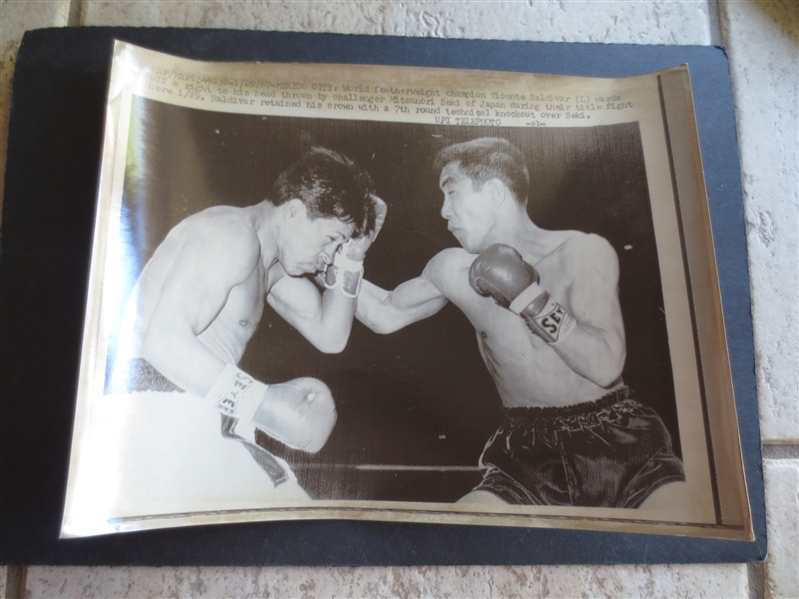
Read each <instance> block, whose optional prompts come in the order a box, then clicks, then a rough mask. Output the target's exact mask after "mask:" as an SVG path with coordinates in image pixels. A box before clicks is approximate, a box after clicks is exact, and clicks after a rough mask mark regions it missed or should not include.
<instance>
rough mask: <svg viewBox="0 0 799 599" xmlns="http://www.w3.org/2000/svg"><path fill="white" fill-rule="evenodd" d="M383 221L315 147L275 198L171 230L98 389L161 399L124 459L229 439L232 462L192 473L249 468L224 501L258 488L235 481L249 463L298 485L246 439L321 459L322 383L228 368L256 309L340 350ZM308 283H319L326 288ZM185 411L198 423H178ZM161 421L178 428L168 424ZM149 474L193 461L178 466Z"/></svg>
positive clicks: (342, 162)
mask: <svg viewBox="0 0 799 599" xmlns="http://www.w3.org/2000/svg"><path fill="white" fill-rule="evenodd" d="M385 213H386V206H385V203H383V202H382V200H380V199H379V198H377V197H376V196H375V195H374V193H373V187H372V181H371V178H370V177H369V175H368V174H367V173H365V172H364V171H363V170H361V169H360V168H359V167H357V166H356V165H355V164H354V163H353V162H352V161H351V160H349V159H348V158H346V157H345V156H343V155H341V154H339V153H337V152H334V151H331V150H328V149H324V148H314V149H312V150H311V151H309V152H308V153H307V154H305V155H304V156H303V157H302V158H301V159H300V160H299V161H298V162H297V163H295V164H294V165H292V166H291V167H290V168H289V169H288V170H286V171H285V172H284V173H282V174H281V175H280V176H279V177H278V179H277V181H276V182H275V184H274V190H273V194H272V195H271V197H270V198H268V199H265V200H263V201H262V202H260V203H259V204H257V205H254V206H248V207H244V208H235V207H230V206H217V207H213V208H208V209H207V210H204V211H202V212H199V213H197V214H195V215H192V216H190V217H188V218H186V219H185V220H184V221H182V222H181V223H179V224H178V225H177V226H176V227H174V228H173V229H172V230H171V231H170V232H169V234H168V235H167V236H166V238H165V239H164V241H163V242H162V243H161V245H160V246H159V247H158V248H157V249H156V251H155V253H154V254H153V256H152V258H151V259H150V260H149V262H148V263H147V264H146V266H145V267H144V269H143V271H142V273H141V276H140V277H139V279H138V281H137V283H136V285H135V287H134V290H133V292H132V294H131V297H130V300H129V301H128V304H127V307H126V310H125V314H124V317H123V320H122V326H121V330H120V332H119V337H118V339H119V341H118V347H119V349H118V352H117V359H116V362H115V366H114V369H113V373H112V376H111V380H110V382H109V384H108V385H107V392H125V393H128V394H129V393H131V392H150V393H151V394H152V393H157V394H158V397H157V398H155V399H153V400H152V402H150V403H151V404H152V405H151V406H150V407H149V408H147V410H149V411H148V416H146V417H140V418H138V420H135V421H136V422H142V424H141V426H139V428H138V429H136V430H139V429H140V430H141V436H140V441H139V442H136V443H132V444H130V443H129V445H131V446H132V447H133V450H131V451H138V452H139V454H141V453H142V452H143V451H145V450H144V449H136V446H144V445H147V446H148V447H152V446H153V444H154V443H155V444H157V445H158V446H159V447H162V448H163V451H158V452H152V453H153V456H151V458H148V459H157V458H156V456H157V455H158V454H161V456H162V457H161V458H160V459H161V460H165V461H168V460H170V459H172V458H170V457H169V456H170V455H171V454H172V453H174V451H173V450H172V449H170V448H174V447H175V446H176V445H179V444H181V443H185V444H189V445H195V446H196V451H197V453H200V452H202V453H203V455H205V454H207V453H208V450H207V448H208V446H209V444H210V443H215V444H218V445H219V447H220V449H219V450H218V451H217V452H216V453H217V454H218V455H219V456H222V455H223V454H225V455H226V452H228V453H229V451H228V450H227V449H225V450H223V449H221V448H223V447H229V445H224V444H220V443H221V442H220V439H225V440H227V441H236V442H238V443H237V445H240V446H241V448H239V449H235V450H230V451H236V452H238V454H239V458H238V459H237V460H234V461H236V462H237V464H238V466H237V465H236V464H233V463H232V462H231V460H233V458H231V457H230V456H227V455H226V457H225V458H224V459H222V458H221V457H220V458H219V459H218V460H214V463H213V464H210V465H209V464H208V462H206V463H205V464H204V465H203V467H201V468H199V469H198V477H200V476H209V471H212V473H211V474H210V476H211V477H213V476H222V474H223V472H222V471H223V470H230V469H233V470H235V468H239V467H240V468H241V471H242V472H245V471H246V472H248V473H249V474H247V475H246V476H239V477H238V479H239V481H240V482H238V483H231V481H230V480H228V479H227V478H226V479H225V482H224V484H223V485H217V487H220V488H221V487H225V488H224V489H222V490H221V492H222V494H223V495H227V496H230V497H234V496H235V495H236V494H237V493H239V494H240V495H242V496H247V497H248V498H251V497H253V496H254V493H255V492H254V491H253V489H252V488H250V487H247V485H248V484H249V482H244V481H241V479H243V478H249V477H250V476H252V473H251V471H252V468H251V467H250V466H251V465H252V464H255V463H257V464H258V466H259V467H260V468H261V469H262V470H263V471H265V472H266V473H267V474H268V475H269V478H270V479H271V483H272V484H273V485H274V486H278V485H280V484H282V483H284V482H286V481H288V480H292V481H294V482H296V481H295V479H294V478H293V474H291V473H290V472H287V465H286V464H285V463H284V462H283V461H282V460H278V459H277V458H275V456H272V455H271V454H269V453H268V452H266V451H265V450H263V449H262V448H260V447H258V446H257V444H256V443H255V436H256V432H255V431H256V429H257V430H260V431H262V432H263V433H265V434H266V435H268V436H270V437H272V438H274V439H276V440H278V441H280V442H281V443H283V444H285V445H287V446H288V447H291V448H294V449H299V450H303V451H306V452H311V453H313V452H317V451H319V450H320V449H321V448H322V447H323V446H324V444H325V443H326V441H327V439H328V437H329V436H330V434H331V432H332V430H333V427H334V425H335V422H336V409H335V404H334V401H333V397H332V394H331V392H330V389H329V388H328V387H327V385H325V384H324V383H323V382H322V381H320V380H318V379H315V378H310V377H305V378H298V379H294V380H292V381H287V382H285V383H280V384H273V385H266V384H264V383H262V382H261V381H258V380H257V379H256V378H255V377H253V376H252V375H250V374H248V373H246V372H244V371H242V370H241V369H240V368H239V367H238V366H237V365H238V363H239V360H240V359H241V357H242V355H243V353H244V350H245V347H246V345H247V342H248V341H249V340H250V338H251V337H252V335H253V333H254V332H255V330H256V328H257V326H258V323H259V321H260V319H261V315H262V312H263V309H264V303H265V302H267V303H268V304H269V305H270V306H272V308H274V310H275V311H276V312H277V313H278V314H279V315H280V316H281V317H283V318H284V319H285V320H286V321H288V322H289V324H291V325H292V326H293V327H294V328H296V329H297V330H298V331H299V332H300V333H301V334H302V335H303V336H304V337H305V338H306V339H307V340H308V341H309V342H310V343H311V344H313V345H314V346H315V347H316V348H317V349H318V350H320V351H322V352H326V353H336V352H340V351H342V350H343V349H344V347H345V345H346V343H347V340H348V338H349V334H350V330H351V327H352V319H353V316H354V314H355V310H356V302H357V296H358V292H359V290H360V285H361V277H362V272H363V260H364V257H365V254H366V251H367V250H368V248H369V246H370V245H371V243H372V241H373V240H374V238H375V235H376V234H377V232H378V231H379V229H380V227H381V226H382V222H383V219H384V218H385ZM307 275H311V276H313V275H319V277H320V279H321V281H322V284H323V286H322V287H321V290H320V287H319V286H317V285H316V284H315V283H314V282H312V280H311V279H310V278H309V277H308V276H307ZM177 392H185V398H180V399H177V400H175V399H170V398H169V396H170V395H175V393H177ZM151 399H152V397H151ZM137 405H139V406H145V405H150V404H148V403H147V401H145V400H141V401H140V403H139V404H137ZM142 409H143V408H142ZM209 410H210V411H212V412H214V414H216V416H215V418H210V417H209V416H208V414H209ZM140 411H141V410H140ZM194 412H196V414H194ZM189 413H191V414H193V415H191V416H190V414H189ZM219 414H221V415H222V419H221V422H222V425H221V429H220V425H219V422H220V417H219ZM189 417H191V418H195V417H196V418H195V420H196V422H197V423H198V424H197V425H196V426H188V425H186V419H187V418H189ZM165 418H169V419H172V421H173V423H172V424H171V425H169V426H166V427H164V425H163V421H164V419H165ZM213 422H216V424H215V425H214V424H213ZM200 423H202V424H200ZM155 429H158V430H161V429H163V430H165V431H181V432H180V433H179V434H178V433H177V432H175V433H174V434H164V435H161V436H160V437H158V438H155V436H154V435H152V434H150V433H149V432H147V431H152V430H155ZM200 429H202V431H203V432H201V431H200ZM171 436H172V437H175V438H169V437H171ZM177 436H180V437H181V439H182V441H181V440H179V439H178V438H177ZM212 437H213V439H212ZM202 439H205V441H202ZM147 451H151V449H148V450H147ZM253 458H255V462H253ZM206 459H208V458H206ZM181 460H183V458H181ZM173 461H174V460H173ZM244 462H249V463H246V464H245V463H244ZM158 467H159V469H160V470H169V469H170V468H171V469H172V470H175V471H177V470H180V469H181V468H182V469H183V470H185V469H186V468H187V467H188V466H187V465H186V463H185V461H184V462H181V463H175V464H173V466H164V465H163V464H159V465H158ZM225 476H227V477H228V478H236V477H234V476H233V475H230V476H228V474H225ZM167 478H168V477H167ZM219 480H222V479H221V478H220V479H219ZM164 484H168V483H164ZM182 484H184V485H185V484H186V483H185V481H184V483H182ZM198 485H199V483H198ZM202 485H205V486H207V485H206V483H205V482H204V481H203V482H202ZM231 485H232V486H231ZM236 485H240V486H242V488H240V489H238V490H237V489H235V488H233V487H235V486H236ZM205 486H202V488H203V489H204V488H205ZM267 486H268V485H267ZM245 487H246V488H245ZM198 488H199V487H198ZM258 489H261V487H260V486H259V487H258ZM172 491H174V492H178V490H177V489H173V490H172ZM203 492H204V493H207V491H203ZM258 492H260V490H259V491H258ZM248 501H250V499H248Z"/></svg>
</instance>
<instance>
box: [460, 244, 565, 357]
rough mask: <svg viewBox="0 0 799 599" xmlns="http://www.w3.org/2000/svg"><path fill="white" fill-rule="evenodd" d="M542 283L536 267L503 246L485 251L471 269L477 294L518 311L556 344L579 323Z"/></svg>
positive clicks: (550, 342) (537, 331)
mask: <svg viewBox="0 0 799 599" xmlns="http://www.w3.org/2000/svg"><path fill="white" fill-rule="evenodd" d="M539 281H540V277H539V275H538V271H536V269H535V267H534V266H532V265H531V264H528V263H527V262H525V261H524V258H522V256H521V254H519V252H517V251H516V250H515V249H514V248H512V247H510V246H509V245H505V244H502V243H497V244H494V245H492V246H489V247H488V248H486V249H485V250H484V251H483V252H482V253H481V254H480V255H479V256H478V257H477V258H476V259H475V261H474V262H473V263H472V267H471V268H470V269H469V284H470V285H471V286H472V288H473V289H474V290H475V291H476V292H477V293H479V294H480V295H482V296H485V297H491V298H492V299H493V300H494V301H495V302H496V303H497V304H499V305H500V306H502V307H503V308H507V309H508V310H511V311H512V312H515V313H516V314H518V315H519V316H521V317H522V318H523V319H524V322H525V323H526V324H527V327H528V328H529V329H530V330H531V331H532V332H533V333H535V334H536V335H538V336H539V337H541V338H542V339H543V340H544V341H546V342H547V343H549V344H555V343H558V342H559V341H561V340H562V339H563V338H564V337H565V336H566V335H567V334H568V333H570V332H571V331H572V330H573V329H574V326H575V324H576V322H575V320H574V317H573V316H572V315H571V314H569V313H568V312H567V311H566V310H565V309H564V308H563V306H561V305H560V304H559V303H558V302H556V301H555V300H554V299H552V297H551V296H550V295H549V292H548V291H546V290H545V289H544V288H542V287H541V286H540V285H539V284H538V283H539Z"/></svg>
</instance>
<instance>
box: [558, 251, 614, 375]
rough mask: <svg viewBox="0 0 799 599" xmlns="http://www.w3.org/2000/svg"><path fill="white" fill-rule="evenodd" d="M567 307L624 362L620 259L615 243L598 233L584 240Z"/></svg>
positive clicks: (609, 352)
mask: <svg viewBox="0 0 799 599" xmlns="http://www.w3.org/2000/svg"><path fill="white" fill-rule="evenodd" d="M582 250H583V251H582V252H581V256H579V262H578V265H577V267H576V269H575V278H574V280H573V282H572V284H571V286H570V290H569V294H568V300H567V301H568V306H567V307H566V308H567V309H568V310H569V312H570V313H571V314H572V316H573V317H574V318H575V320H576V321H577V324H578V326H580V327H581V328H583V329H584V330H585V331H587V332H590V333H592V334H593V335H595V336H596V337H598V338H599V339H600V340H601V341H602V342H603V343H604V345H605V346H606V349H607V353H606V354H605V355H606V356H607V357H608V358H609V359H612V360H617V361H619V362H620V363H622V364H623V361H624V357H625V355H626V346H625V337H624V321H623V319H622V313H621V305H620V303H619V293H618V285H619V261H618V257H617V256H616V252H615V250H614V249H613V247H612V246H611V245H610V244H609V243H608V242H607V241H606V240H604V239H602V238H601V237H598V236H590V237H589V238H587V239H586V240H585V242H584V243H583V248H582Z"/></svg>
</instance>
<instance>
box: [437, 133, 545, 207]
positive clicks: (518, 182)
mask: <svg viewBox="0 0 799 599" xmlns="http://www.w3.org/2000/svg"><path fill="white" fill-rule="evenodd" d="M451 162H457V163H458V167H459V168H460V169H461V170H462V171H463V173H464V174H465V175H466V176H467V177H469V179H471V180H472V185H474V187H475V188H476V189H478V190H479V189H480V188H481V187H482V186H483V184H484V183H485V182H486V181H489V180H490V179H499V180H500V181H502V182H503V183H504V184H505V185H506V186H507V188H508V189H509V190H510V191H511V192H512V193H513V195H514V196H515V197H516V201H517V202H519V204H521V205H522V206H527V192H528V189H529V188H530V173H529V172H528V170H527V167H526V166H525V164H524V156H522V153H521V152H520V151H519V150H518V148H516V146H514V145H513V144H512V143H510V142H509V141H508V140H506V139H501V138H499V137H480V138H478V139H473V140H471V141H465V142H462V143H459V144H453V145H451V146H447V147H446V148H444V149H443V150H441V151H440V152H439V153H438V155H437V156H436V158H435V161H434V163H433V164H434V166H435V168H437V169H438V170H439V171H441V169H443V168H444V167H445V166H447V165H448V164H450V163H451Z"/></svg>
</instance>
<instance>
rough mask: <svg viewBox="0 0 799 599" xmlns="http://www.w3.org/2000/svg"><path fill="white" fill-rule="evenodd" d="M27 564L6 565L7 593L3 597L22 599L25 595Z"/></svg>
mask: <svg viewBox="0 0 799 599" xmlns="http://www.w3.org/2000/svg"><path fill="white" fill-rule="evenodd" d="M27 570H28V569H27V566H6V593H5V596H4V597H3V598H2V599H22V597H24V596H25V576H26V575H27V573H28V572H27Z"/></svg>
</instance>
